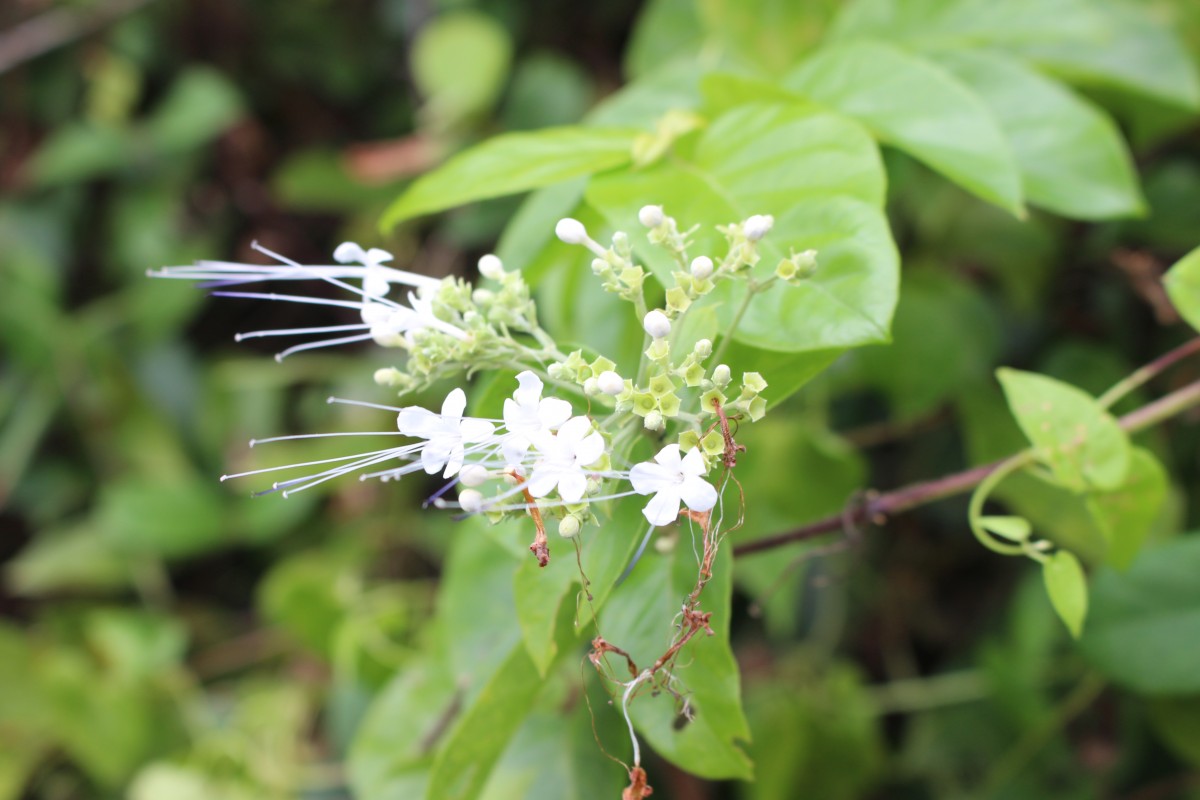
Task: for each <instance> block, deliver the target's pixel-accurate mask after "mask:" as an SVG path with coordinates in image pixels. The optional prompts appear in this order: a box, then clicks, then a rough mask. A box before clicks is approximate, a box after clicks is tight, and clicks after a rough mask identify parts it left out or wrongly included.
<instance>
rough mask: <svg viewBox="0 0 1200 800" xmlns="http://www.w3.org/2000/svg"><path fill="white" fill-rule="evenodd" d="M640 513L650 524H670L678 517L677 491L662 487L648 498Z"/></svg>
mask: <svg viewBox="0 0 1200 800" xmlns="http://www.w3.org/2000/svg"><path fill="white" fill-rule="evenodd" d="M642 513H643V514H644V515H645V516H646V520H647V521H648V522H649V523H650V524H651V525H670V524H671V523H672V522H674V521H675V520H676V518H678V517H679V493H678V492H676V491H673V490H672V489H670V488H667V489H663V490H662V491H660V492H659V493H658V494H656V495H654V497H651V498H650V502H649V503H646V507H645V508H643V509H642Z"/></svg>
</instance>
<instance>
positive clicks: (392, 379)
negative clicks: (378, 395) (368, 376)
mask: <svg viewBox="0 0 1200 800" xmlns="http://www.w3.org/2000/svg"><path fill="white" fill-rule="evenodd" d="M399 377H400V370H398V369H396V368H395V367H381V368H380V369H377V370H375V383H376V385H378V386H392V385H393V384H395V383H396V382H397V381H398V379H399Z"/></svg>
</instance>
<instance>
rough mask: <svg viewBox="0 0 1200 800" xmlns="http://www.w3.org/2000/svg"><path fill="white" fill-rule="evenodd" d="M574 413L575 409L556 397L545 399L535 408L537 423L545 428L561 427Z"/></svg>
mask: <svg viewBox="0 0 1200 800" xmlns="http://www.w3.org/2000/svg"><path fill="white" fill-rule="evenodd" d="M574 413H575V409H573V408H571V404H570V403H568V402H567V401H566V400H561V399H559V398H557V397H547V398H546V399H544V400H542V402H541V403H539V404H538V408H537V416H538V421H539V422H541V424H542V425H543V426H544V427H547V428H557V427H559V426H561V425H562V424H563V423H564V422H566V421H567V420H568V419H570V417H571V415H572V414H574Z"/></svg>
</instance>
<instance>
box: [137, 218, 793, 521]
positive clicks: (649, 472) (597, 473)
mask: <svg viewBox="0 0 1200 800" xmlns="http://www.w3.org/2000/svg"><path fill="white" fill-rule="evenodd" d="M638 219H639V221H640V222H641V223H642V225H643V226H645V228H646V229H647V230H646V232H645V235H646V241H647V242H648V243H649V244H650V245H652V246H656V247H660V248H662V249H664V250H665V251H666V252H667V253H668V254H669V255H670V256H671V258H672V259H674V261H675V262H676V263H677V264H678V265H679V267H678V269H676V270H674V271H673V272H672V273H671V281H670V284H671V285H664V287H663V288H664V293H663V295H662V296H663V298H664V301H663V304H662V306H661V307H660V308H649V307H648V306H647V302H646V292H645V283H646V279H647V277H648V275H649V273H648V272H647V271H646V270H645V269H644V268H643V267H642V266H641V265H639V264H638V263H636V260H635V254H634V253H635V248H634V245H633V243H632V242H631V240H630V237H629V236H628V235H627V234H625V233H623V232H620V231H618V232H616V233H615V234H614V235H613V236H612V240H611V244H609V245H608V246H604V245H602V244H600V243H599V242H597V241H595V240H594V239H593V238H592V237H591V236H590V235H589V233H588V231H587V229H586V228H585V226H584V225H583V224H582V223H580V222H579V221H577V220H574V219H563V220H560V221H559V223H558V224H557V226H556V228H555V233H556V235H557V236H558V238H559V239H561V240H562V241H563V242H566V243H568V244H575V245H581V246H583V247H585V248H587V250H588V251H589V252H590V253H591V255H592V257H593V258H592V260H591V267H592V271H593V272H594V273H595V275H596V276H597V277H598V278H599V279H600V282H601V285H602V286H603V288H604V289H605V290H606V291H609V292H612V293H613V294H615V295H617V296H619V297H621V298H622V299H624V300H626V301H628V302H629V303H630V304H631V305H632V306H633V319H636V321H637V322H638V323H640V325H641V328H642V330H643V331H644V333H645V338H644V344H643V353H642V357H641V359H640V363H639V364H638V365H637V366H636V368H633V365H624V366H625V369H624V370H622V368H621V367H620V366H619V365H618V364H616V363H615V362H614V361H612V360H611V359H609V358H607V357H605V356H603V355H596V354H589V355H588V356H586V357H585V355H584V351H583V350H575V351H573V352H570V353H564V352H562V351H561V350H560V349H559V348H558V345H557V344H556V342H555V341H554V339H553V338H552V337H551V336H550V335H549V334H548V333H547V332H546V331H544V330H543V329H542V328H541V327H540V325H539V323H538V320H537V312H536V307H535V304H534V301H533V298H532V295H531V291H530V288H529V286H528V285H527V284H526V283H525V282H524V280H523V278H522V277H521V275H520V273H519V272H515V271H508V270H506V269H505V268H504V265H503V264H502V263H501V261H500V259H498V258H497V257H496V256H494V255H487V256H484V257H483V258H481V259H480V260H479V264H478V268H479V275H480V279H481V280H480V284H481V285H478V286H473V285H472V284H470V283H468V282H466V281H464V280H461V279H458V278H454V277H448V278H444V279H437V278H432V277H429V276H424V275H419V274H416V273H412V272H406V271H404V270H400V269H396V268H394V267H390V266H387V262H389V261H391V260H392V255H391V254H390V253H387V252H386V251H384V250H380V249H377V248H371V249H364V248H362V247H360V246H359V245H357V244H354V243H352V242H347V243H344V244H342V245H340V246H339V247H338V248H337V249H336V250H335V251H334V254H333V260H334V261H335V262H336V263H335V264H333V265H327V266H307V265H302V264H298V263H296V262H294V261H291V260H289V259H287V258H284V257H283V256H280V255H277V254H275V253H272V252H270V251H268V250H265V249H263V248H257V249H259V250H260V251H261V252H262V253H264V254H266V255H267V256H269V257H271V258H273V259H275V260H276V261H278V262H279V263H277V264H272V265H253V264H237V263H228V262H213V261H203V262H200V263H198V264H196V265H194V266H186V267H166V268H163V269H161V270H158V271H154V272H151V273H150V274H151V275H153V276H155V277H164V278H177V279H185V280H192V281H197V282H199V283H200V284H201V285H203V286H205V287H207V288H210V289H213V290H214V292H213V293H214V294H216V295H220V296H226V297H237V298H248V299H256V300H266V301H278V302H288V303H298V304H306V305H318V306H328V307H332V308H334V309H339V310H340V311H338V312H335V313H340V314H342V315H345V314H347V311H350V312H353V314H354V316H353V317H352V318H351V320H350V321H347V320H345V319H344V318H343V319H341V320H335V321H334V322H333V323H332V324H327V325H322V326H314V327H301V328H289V329H279V330H258V331H251V332H248V333H240V334H238V335H237V337H236V338H237V339H238V340H243V339H250V338H259V337H282V336H296V337H311V338H309V339H308V340H307V341H303V342H301V343H299V344H293V345H291V346H290V347H287V348H286V349H284V350H282V351H280V352H279V353H278V355H277V358H278V359H282V358H285V357H287V356H289V355H291V354H294V353H297V352H301V351H305V350H312V349H316V348H322V347H328V346H333V345H339V344H343V343H350V342H360V341H361V342H367V341H370V342H374V343H375V344H377V345H379V346H381V347H385V348H393V349H396V350H397V351H398V352H399V353H400V354H402V356H403V357H402V359H401V360H400V362H399V363H397V364H396V365H395V366H391V367H386V368H383V369H380V370H378V371H376V373H375V382H376V383H377V384H380V385H384V386H389V387H393V388H396V389H398V390H399V391H400V392H401V393H404V392H409V391H413V390H416V389H420V388H423V387H426V386H428V385H430V384H431V383H433V382H435V381H436V380H438V379H440V378H443V377H448V376H453V375H463V374H466V375H468V376H469V375H471V374H473V373H475V372H478V371H482V370H506V371H509V372H510V373H513V374H516V381H517V386H516V389H515V390H514V391H513V393H512V396H511V397H509V398H507V399H505V401H504V404H503V412H502V417H501V418H499V419H483V418H479V417H472V416H467V415H466V409H467V395H466V393H465V392H464V391H463V389H461V388H456V389H454V390H452V391H451V392H450V393H449V394H448V395H447V396H446V398H445V401H444V402H443V403H442V405H441V409H440V411H436V412H435V411H432V410H430V409H427V408H423V407H420V406H411V405H410V406H381V405H376V404H373V403H356V402H355V401H349V400H338V399H334V398H331V402H337V403H351V404H358V405H364V406H368V407H371V408H377V409H386V410H389V411H391V412H393V413H395V414H396V430H394V431H385V432H381V433H378V434H372V435H381V436H398V437H402V438H403V440H404V443H402V444H400V445H397V446H392V447H385V448H381V449H376V450H372V451H368V452H363V453H357V454H353V455H348V456H343V457H338V458H331V459H322V460H318V461H310V462H305V463H301V464H293V465H288V466H280V467H270V468H266V469H259V470H253V471H250V472H243V473H239V474H237V475H227V476H224V477H223V478H222V480H224V479H225V478H233V477H244V476H249V475H258V474H263V473H274V472H276V471H282V470H302V471H303V474H301V475H300V476H299V477H292V478H288V479H286V480H282V481H279V482H277V483H275V484H274V485H273V486H272V488H271V489H268V490H267V492H275V491H278V492H281V493H282V494H283V495H285V496H286V495H288V494H292V493H295V492H300V491H304V490H306V489H309V488H311V487H314V486H317V485H319V484H322V483H325V482H326V481H329V480H332V479H334V478H338V477H340V476H343V475H347V474H351V473H357V474H359V476H360V478H361V479H368V478H378V479H381V480H385V481H386V480H394V479H398V478H401V477H403V476H405V475H408V474H411V473H414V472H424V473H427V474H429V475H440V476H441V477H442V478H443V479H445V480H447V481H448V483H447V485H446V486H445V487H444V488H443V489H442V490H441V491H440V492H438V493H437V495H435V498H434V501H433V502H434V503H435V505H438V506H441V507H450V508H458V509H461V510H462V511H464V512H467V513H473V514H475V513H477V514H484V515H487V516H488V517H489V518H492V519H498V518H502V517H504V516H507V515H523V514H529V515H530V516H532V517H533V518H534V520H535V522H536V523H537V526H538V530H539V534H543V533H544V531H543V525H544V520H545V519H546V518H547V517H549V518H553V519H557V521H558V531H559V533H560V534H562V535H564V536H574V535H576V534H578V533H579V531H580V530H581V529H582V528H583V526H584V525H586V524H588V523H595V522H596V521H597V517H596V516H595V514H594V513H593V512H592V510H591V509H592V504H594V503H596V502H599V501H606V500H614V499H617V498H622V497H627V496H630V495H642V496H647V497H648V498H649V499H648V502H647V503H646V505H645V507H644V508H643V514H644V516H645V518H646V519H647V521H648V522H649V523H650V524H651V526H663V525H668V524H670V523H672V522H674V521H675V520H676V519H677V518H678V517H679V515H680V513H681V509H683V508H686V509H687V510H688V511H689V512H691V513H693V514H704V513H706V512H708V511H710V510H711V509H713V508H714V507H715V506H716V504H717V502H718V500H719V489H718V486H719V485H722V484H721V483H720V482H718V484H717V485H714V483H713V482H711V481H710V480H708V479H707V478H706V475H707V474H708V473H709V471H710V469H713V468H715V467H718V466H720V467H722V468H724V469H729V468H730V467H732V466H733V464H734V455H733V454H734V453H735V452H736V450H737V447H736V445H735V444H734V443H733V442H732V441H731V439H730V434H729V425H728V419H729V417H730V416H737V417H742V418H748V419H750V420H752V421H753V420H757V419H759V418H760V417H761V416H762V415H763V413H765V411H766V405H767V404H766V400H765V399H764V398H763V397H762V392H763V390H764V389H765V388H766V386H767V384H766V381H765V380H763V378H762V376H761V375H759V374H758V373H756V372H746V373H743V374H742V376H741V383H740V386H735V385H734V379H733V371H732V370H731V368H730V367H729V365H727V364H725V363H723V362H722V360H721V356H722V355H723V353H724V352H725V348H726V347H727V345H728V343H729V341H730V339H731V337H732V335H733V333H734V330H735V329H736V327H737V324H738V321H739V320H740V319H741V317H742V315H743V314H744V313H745V312H746V309H747V307H748V304H749V302H750V300H751V299H752V298H753V297H754V296H755V295H756V294H757V293H759V292H762V291H765V290H766V289H767V287H769V286H770V285H771V284H773V283H775V282H789V283H794V282H796V281H800V280H804V279H806V278H808V277H810V276H811V275H812V274H813V272H814V270H815V269H816V259H815V253H813V252H812V251H804V252H801V253H798V254H797V253H795V252H794V251H792V252H791V253H790V255H789V256H788V257H786V258H784V259H783V260H782V261H781V262H780V263H779V265H778V266H777V267H776V269H775V271H774V274H770V275H765V276H764V275H763V274H762V273H761V272H759V271H757V270H755V269H754V267H755V265H756V264H757V263H758V262H759V261H760V259H761V253H760V246H761V241H762V240H763V238H764V237H765V236H766V235H767V234H768V233H769V232H770V230H771V228H772V226H773V225H774V219H773V218H772V217H771V216H769V215H753V216H751V217H749V218H747V219H745V220H744V221H741V222H736V223H731V224H729V225H725V226H719V227H718V230H719V231H720V232H721V233H722V234H723V235H724V236H725V239H726V241H727V243H728V250H727V252H726V254H725V255H724V257H721V258H719V259H714V258H713V257H710V256H708V255H699V256H695V257H691V256H689V253H688V248H689V246H690V245H691V236H692V234H693V233H694V231H695V228H692V229H687V230H684V229H681V227H680V226H679V224H678V223H677V222H676V220H675V219H674V218H672V217H670V216H667V215H666V214H665V213H664V210H663V208H662V207H661V206H656V205H648V206H645V207H643V208H642V209H641V211H640V213H639V214H638ZM256 247H257V246H256ZM723 281H739V282H741V283H742V284H743V285H744V287H745V288H744V291H743V292H742V293H741V297H743V298H744V299H743V301H742V305H741V306H740V308H738V309H737V310H736V313H735V315H734V318H733V323H732V327H731V328H730V329H729V330H727V331H725V332H723V333H722V334H721V335H720V336H719V337H714V339H716V344H715V345H714V341H713V340H710V339H707V338H701V339H697V340H694V341H687V340H684V338H683V337H685V336H687V335H688V333H687V332H688V330H689V326H687V325H683V324H681V321H682V319H683V318H684V317H685V316H686V315H687V314H688V313H689V312H690V311H691V310H692V309H694V308H696V307H699V306H701V305H705V304H711V302H712V300H711V299H710V298H708V296H709V295H710V294H711V293H712V291H713V290H714V289H715V287H716V286H717V285H718V284H720V283H721V282H723ZM295 282H308V283H309V284H312V283H313V282H316V283H319V284H323V285H325V286H328V287H333V288H334V289H336V290H338V291H339V292H341V293H343V295H342V296H341V297H340V298H336V299H334V298H329V297H325V296H319V295H313V296H310V295H305V294H293V293H276V292H271V291H245V290H243V289H242V288H241V287H243V286H245V285H246V284H261V283H272V284H274V283H295ZM397 286H399V287H401V288H400V289H399V290H397V289H396V287H397ZM400 293H403V295H404V296H403V298H400V297H398V296H395V295H399V294H400ZM633 319H631V322H632V321H633ZM692 327H694V326H692ZM548 385H553V387H554V389H555V392H556V393H557V394H559V395H562V396H548V395H547V386H548ZM730 398H732V399H730ZM575 403H584V404H586V405H585V406H584V407H585V409H586V413H580V412H578V411H577V407H576V405H575ZM347 435H356V434H301V435H298V436H282V437H275V438H272V439H261V440H258V441H259V442H271V441H278V440H281V439H308V438H318V437H321V436H347ZM647 435H648V436H650V437H651V438H653V439H654V440H656V445H655V449H657V453H656V455H654V456H653V458H652V459H651V460H648V461H643V462H640V463H634V464H632V465H630V466H629V468H628V469H623V468H618V466H616V465H620V464H626V465H628V464H629V463H630V462H629V460H628V459H629V458H630V454H631V453H633V452H634V451H635V445H636V443H637V441H638V439H639V438H641V437H644V436H647ZM253 444H255V442H251V445H253ZM451 490H454V493H451ZM264 493H265V492H264ZM446 495H448V496H449V497H456V499H454V500H450V499H447V498H446Z"/></svg>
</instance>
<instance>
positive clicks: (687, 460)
mask: <svg viewBox="0 0 1200 800" xmlns="http://www.w3.org/2000/svg"><path fill="white" fill-rule="evenodd" d="M679 471H680V472H682V473H683V474H684V475H685V476H693V477H697V478H698V477H700V476H701V475H703V474H704V473H705V472H707V468H706V467H705V466H704V456H702V455H701V454H700V448H699V447H693V448H692V449H691V450H688V453H687V455H686V456H684V457H683V461H682V462H680V464H679ZM692 510H693V511H696V510H697V509H694V508H693V509H692Z"/></svg>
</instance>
